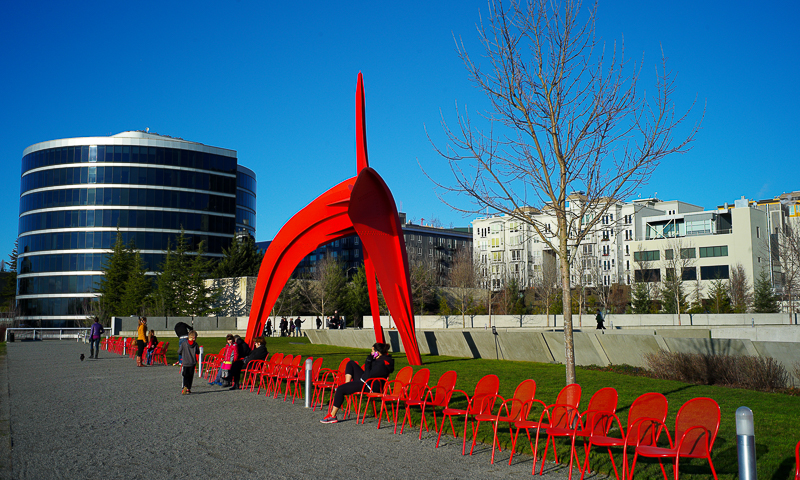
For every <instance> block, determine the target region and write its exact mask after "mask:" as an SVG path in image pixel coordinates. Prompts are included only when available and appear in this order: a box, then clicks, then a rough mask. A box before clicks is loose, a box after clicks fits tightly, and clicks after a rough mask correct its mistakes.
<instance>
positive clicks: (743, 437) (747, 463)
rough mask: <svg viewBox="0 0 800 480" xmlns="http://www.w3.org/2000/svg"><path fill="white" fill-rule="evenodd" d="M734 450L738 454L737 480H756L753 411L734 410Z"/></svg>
mask: <svg viewBox="0 0 800 480" xmlns="http://www.w3.org/2000/svg"><path fill="white" fill-rule="evenodd" d="M736 450H737V452H738V454H739V480H756V478H757V477H756V437H755V429H754V427H753V411H752V410H750V409H749V408H747V407H739V408H738V409H736Z"/></svg>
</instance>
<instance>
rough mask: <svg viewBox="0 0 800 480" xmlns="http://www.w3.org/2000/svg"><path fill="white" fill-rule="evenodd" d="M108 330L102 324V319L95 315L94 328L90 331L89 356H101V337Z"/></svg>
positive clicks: (95, 357) (96, 357)
mask: <svg viewBox="0 0 800 480" xmlns="http://www.w3.org/2000/svg"><path fill="white" fill-rule="evenodd" d="M105 331H106V330H105V329H104V328H103V326H102V325H100V319H99V318H97V317H96V316H95V317H94V323H93V324H92V329H91V330H90V331H89V358H94V359H95V360H96V359H98V358H100V337H102V336H103V333H104V332H105Z"/></svg>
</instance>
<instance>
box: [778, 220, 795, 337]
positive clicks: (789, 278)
mask: <svg viewBox="0 0 800 480" xmlns="http://www.w3.org/2000/svg"><path fill="white" fill-rule="evenodd" d="M777 260H778V263H779V264H780V267H781V277H782V280H783V281H782V282H781V283H782V297H783V304H784V306H785V308H786V309H787V311H788V313H789V322H790V323H791V322H792V314H793V313H794V311H795V301H796V298H797V293H798V290H800V229H798V228H797V226H796V225H791V224H786V225H784V226H783V228H780V229H778V255H777Z"/></svg>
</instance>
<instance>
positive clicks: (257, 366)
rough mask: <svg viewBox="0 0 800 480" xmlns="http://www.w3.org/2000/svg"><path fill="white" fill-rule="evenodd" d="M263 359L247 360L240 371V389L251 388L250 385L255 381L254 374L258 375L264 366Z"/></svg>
mask: <svg viewBox="0 0 800 480" xmlns="http://www.w3.org/2000/svg"><path fill="white" fill-rule="evenodd" d="M265 360H266V359H265ZM265 360H250V361H249V362H247V365H246V366H245V368H244V371H243V372H242V382H241V384H240V385H239V388H240V389H241V390H247V388H250V389H251V390H252V387H253V386H254V385H255V383H256V376H258V374H259V373H261V370H262V369H263V368H264V363H265Z"/></svg>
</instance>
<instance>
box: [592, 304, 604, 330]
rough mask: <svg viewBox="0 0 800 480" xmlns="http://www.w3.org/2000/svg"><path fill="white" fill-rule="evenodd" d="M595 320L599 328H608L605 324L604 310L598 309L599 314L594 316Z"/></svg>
mask: <svg viewBox="0 0 800 480" xmlns="http://www.w3.org/2000/svg"><path fill="white" fill-rule="evenodd" d="M594 320H595V321H596V322H597V330H605V329H606V327H605V326H603V323H605V319H604V318H603V312H601V311H600V310H599V309H598V310H597V316H595V317H594Z"/></svg>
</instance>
